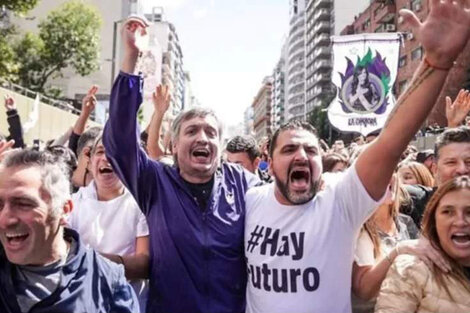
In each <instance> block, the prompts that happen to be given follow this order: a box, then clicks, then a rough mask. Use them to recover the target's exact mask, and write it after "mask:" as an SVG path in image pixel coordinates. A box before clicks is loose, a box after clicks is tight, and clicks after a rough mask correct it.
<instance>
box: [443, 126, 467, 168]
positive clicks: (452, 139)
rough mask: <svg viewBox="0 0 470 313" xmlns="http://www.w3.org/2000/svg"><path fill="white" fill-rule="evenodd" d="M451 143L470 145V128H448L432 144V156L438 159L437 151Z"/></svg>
mask: <svg viewBox="0 0 470 313" xmlns="http://www.w3.org/2000/svg"><path fill="white" fill-rule="evenodd" d="M451 143H470V127H468V126H460V127H456V128H448V129H446V130H445V131H444V132H443V133H442V134H440V135H439V136H438V137H437V139H436V143H435V144H434V156H435V158H436V160H437V159H439V150H441V149H442V148H443V147H445V146H447V145H449V144H451Z"/></svg>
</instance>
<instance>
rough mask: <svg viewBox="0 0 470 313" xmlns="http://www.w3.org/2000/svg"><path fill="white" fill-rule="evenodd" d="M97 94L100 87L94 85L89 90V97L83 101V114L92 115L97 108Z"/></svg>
mask: <svg viewBox="0 0 470 313" xmlns="http://www.w3.org/2000/svg"><path fill="white" fill-rule="evenodd" d="M96 92H98V86H96V85H93V86H92V87H91V88H90V90H88V93H87V95H86V96H85V97H84V98H83V100H82V114H86V115H88V116H89V115H90V114H91V112H93V110H94V109H95V107H96Z"/></svg>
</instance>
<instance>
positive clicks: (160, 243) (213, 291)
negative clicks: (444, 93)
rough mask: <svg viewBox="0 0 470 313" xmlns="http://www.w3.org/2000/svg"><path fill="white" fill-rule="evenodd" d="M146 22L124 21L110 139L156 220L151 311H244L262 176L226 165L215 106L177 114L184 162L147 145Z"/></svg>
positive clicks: (119, 167)
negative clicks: (250, 218) (247, 223)
mask: <svg viewBox="0 0 470 313" xmlns="http://www.w3.org/2000/svg"><path fill="white" fill-rule="evenodd" d="M145 26H146V23H145V21H143V20H141V19H139V18H131V19H129V20H128V21H127V22H126V23H125V25H124V28H123V31H122V36H123V40H122V42H123V44H124V47H125V56H124V63H123V66H122V71H121V73H120V75H119V76H118V77H117V79H116V81H115V83H114V86H113V90H112V93H111V101H110V118H109V120H108V123H107V124H106V127H105V131H104V136H103V143H104V145H105V147H106V154H107V157H108V159H109V160H110V162H111V164H112V166H113V169H114V170H115V171H116V173H117V174H118V176H119V177H120V178H121V180H122V181H123V183H124V184H125V185H126V187H127V188H128V189H129V191H130V192H131V194H132V195H133V196H134V198H135V199H136V200H137V203H138V204H139V207H140V209H141V210H142V212H143V213H144V214H145V215H146V217H147V221H148V224H149V231H150V253H151V256H150V275H151V276H150V292H149V297H148V298H149V301H148V303H147V312H155V313H158V312H164V313H174V312H181V313H188V312H191V313H198V312H201V313H206V312H217V313H223V312H226V313H229V312H231V313H241V312H244V311H245V288H246V279H247V277H246V263H245V258H244V254H243V228H244V215H245V202H244V196H245V191H246V190H247V189H248V187H249V186H251V185H253V184H254V183H256V182H258V181H259V180H258V179H257V178H256V176H255V175H252V174H251V173H249V172H248V171H244V170H243V169H242V168H241V167H239V166H234V165H228V164H222V165H221V166H219V160H220V145H221V139H222V134H221V132H222V126H221V124H220V122H219V121H218V119H217V117H216V116H215V114H214V112H212V111H211V110H208V109H203V108H195V109H191V110H189V111H185V112H182V113H181V114H180V115H179V116H178V117H176V119H175V120H174V122H173V125H172V140H171V142H172V145H173V153H174V158H175V165H176V166H168V165H165V164H163V163H161V162H156V161H153V160H151V159H150V158H149V157H148V156H147V155H146V154H145V152H144V151H143V150H142V149H140V147H139V143H138V142H137V138H138V136H137V133H136V130H137V111H138V108H139V105H140V104H141V103H142V88H141V86H142V83H143V81H142V79H141V77H140V76H136V75H133V74H132V73H134V69H135V64H136V61H137V57H138V55H139V53H140V50H139V48H138V47H137V46H136V40H135V39H136V38H135V32H136V31H137V30H138V29H139V28H141V29H145Z"/></svg>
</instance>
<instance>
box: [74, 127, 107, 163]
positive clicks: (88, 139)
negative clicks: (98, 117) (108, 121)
mask: <svg viewBox="0 0 470 313" xmlns="http://www.w3.org/2000/svg"><path fill="white" fill-rule="evenodd" d="M102 131H103V127H101V126H93V127H90V128H88V129H87V130H85V131H84V132H83V133H82V134H81V135H80V139H78V143H77V157H78V156H79V155H80V153H82V150H83V148H85V147H88V146H91V145H92V144H93V143H94V142H95V140H96V137H98V136H99V135H100V134H101V132H102Z"/></svg>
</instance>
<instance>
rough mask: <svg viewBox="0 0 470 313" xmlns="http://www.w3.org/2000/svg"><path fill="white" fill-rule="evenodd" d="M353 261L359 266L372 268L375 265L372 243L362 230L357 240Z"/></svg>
mask: <svg viewBox="0 0 470 313" xmlns="http://www.w3.org/2000/svg"><path fill="white" fill-rule="evenodd" d="M354 261H356V263H357V265H359V266H373V265H374V264H375V258H374V243H373V242H372V239H371V238H370V236H369V234H368V233H367V232H366V231H365V230H362V231H361V232H360V233H359V237H358V238H357V241H356V250H355V252H354Z"/></svg>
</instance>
